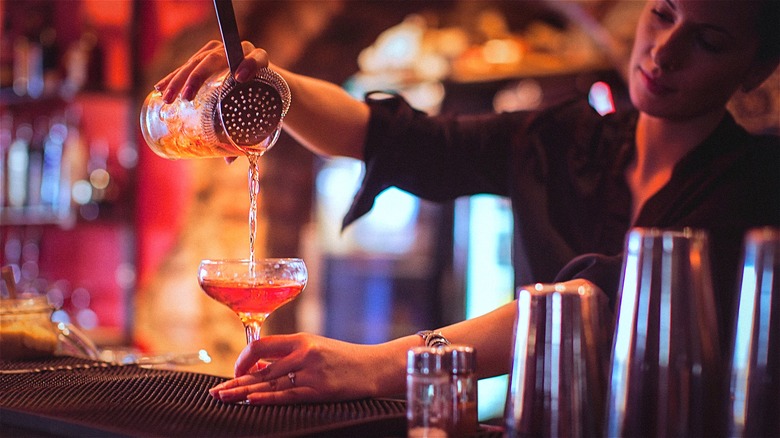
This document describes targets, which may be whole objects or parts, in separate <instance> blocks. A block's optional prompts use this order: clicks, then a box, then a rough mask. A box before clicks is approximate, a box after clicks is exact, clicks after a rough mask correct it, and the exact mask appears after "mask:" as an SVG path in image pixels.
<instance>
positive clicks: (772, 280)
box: [728, 228, 780, 437]
mask: <svg viewBox="0 0 780 438" xmlns="http://www.w3.org/2000/svg"><path fill="white" fill-rule="evenodd" d="M741 280H742V281H741V285H740V289H739V303H738V307H737V311H736V330H735V331H734V337H733V339H732V340H733V343H732V346H733V349H732V351H731V384H730V397H729V415H728V418H729V436H733V437H747V436H777V435H780V229H778V228H760V229H755V230H750V231H749V232H748V233H747V234H746V235H745V241H744V251H743V264H742V274H741Z"/></svg>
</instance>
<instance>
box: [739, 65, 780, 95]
mask: <svg viewBox="0 0 780 438" xmlns="http://www.w3.org/2000/svg"><path fill="white" fill-rule="evenodd" d="M754 64H755V65H754V66H753V68H751V70H750V71H749V72H748V74H747V75H746V76H745V80H743V81H742V91H744V92H745V93H748V92H750V91H753V90H755V89H756V88H758V87H759V86H760V85H761V84H763V83H764V81H765V80H767V78H768V77H769V76H771V75H772V73H774V71H775V69H777V67H778V65H780V57H778V58H775V59H772V60H764V61H756V62H755V63H754Z"/></svg>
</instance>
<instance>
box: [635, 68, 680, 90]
mask: <svg viewBox="0 0 780 438" xmlns="http://www.w3.org/2000/svg"><path fill="white" fill-rule="evenodd" d="M638 70H639V74H640V75H641V76H642V83H644V85H645V88H647V90H648V91H649V92H651V93H652V94H655V95H663V94H669V93H671V92H672V91H673V90H672V88H670V87H668V86H667V85H665V84H663V83H662V82H661V81H660V80H659V79H658V78H655V77H653V76H651V75H650V74H648V73H647V72H646V71H644V70H643V69H642V68H641V67H640V68H639V69H638Z"/></svg>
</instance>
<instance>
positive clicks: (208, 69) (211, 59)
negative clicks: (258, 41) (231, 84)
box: [154, 40, 268, 103]
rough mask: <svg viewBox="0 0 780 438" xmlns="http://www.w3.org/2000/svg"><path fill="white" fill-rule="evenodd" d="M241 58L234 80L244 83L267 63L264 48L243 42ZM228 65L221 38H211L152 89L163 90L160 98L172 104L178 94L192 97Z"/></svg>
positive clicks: (184, 97)
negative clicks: (242, 56)
mask: <svg viewBox="0 0 780 438" xmlns="http://www.w3.org/2000/svg"><path fill="white" fill-rule="evenodd" d="M242 48H243V50H244V60H243V61H242V62H241V64H240V65H239V67H238V69H237V70H236V74H235V77H236V80H237V81H239V82H246V81H248V80H250V79H252V78H253V77H255V76H256V75H257V73H258V71H260V69H261V68H264V67H267V66H268V54H267V53H266V51H265V50H263V49H259V48H255V46H254V45H253V44H252V43H250V42H248V41H244V42H243V43H242ZM227 68H228V63H227V57H226V55H225V48H224V46H223V45H222V43H221V42H220V41H217V40H212V41H209V42H208V43H206V45H204V46H203V47H201V48H200V50H198V51H197V52H195V54H193V55H192V56H191V57H190V58H189V59H188V60H187V62H185V63H184V64H183V65H182V66H180V67H179V68H177V69H176V70H174V71H172V72H171V73H169V74H168V75H166V76H165V77H164V78H162V79H161V80H159V81H158V82H157V83H156V84H155V86H154V87H155V89H157V90H158V91H160V92H161V93H162V98H163V101H164V102H166V103H171V102H173V101H174V100H176V98H177V97H181V98H182V99H184V100H192V99H194V98H195V96H196V95H197V94H198V90H200V87H202V86H203V84H204V83H206V81H207V80H208V79H209V78H210V77H212V76H213V75H214V74H216V73H219V72H221V71H226V70H227Z"/></svg>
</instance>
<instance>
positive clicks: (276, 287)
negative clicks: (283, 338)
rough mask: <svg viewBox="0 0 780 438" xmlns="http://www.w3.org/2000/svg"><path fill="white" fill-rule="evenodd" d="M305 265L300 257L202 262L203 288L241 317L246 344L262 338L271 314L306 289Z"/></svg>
mask: <svg viewBox="0 0 780 438" xmlns="http://www.w3.org/2000/svg"><path fill="white" fill-rule="evenodd" d="M307 280H308V273H307V271H306V264H304V262H303V260H301V259H297V258H268V259H259V260H254V261H251V260H248V259H235V260H229V259H228V260H203V261H201V263H200V268H199V269H198V281H199V282H200V287H201V288H202V289H203V290H204V291H205V292H206V294H208V295H209V296H210V297H211V298H213V299H215V300H217V301H219V302H220V303H222V304H224V305H226V306H228V307H229V308H230V309H232V310H233V311H234V312H236V313H237V314H238V316H239V318H241V322H242V323H243V324H244V328H245V330H246V340H247V343H249V342H252V341H254V340H258V339H260V330H261V328H262V326H263V322H265V320H266V318H268V315H270V314H271V313H272V312H273V311H274V310H276V309H278V308H279V307H281V306H282V305H284V304H286V303H288V302H290V301H292V300H293V299H294V298H295V297H296V296H298V294H300V293H301V291H302V290H303V288H304V287H305V286H306V281H307Z"/></svg>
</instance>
